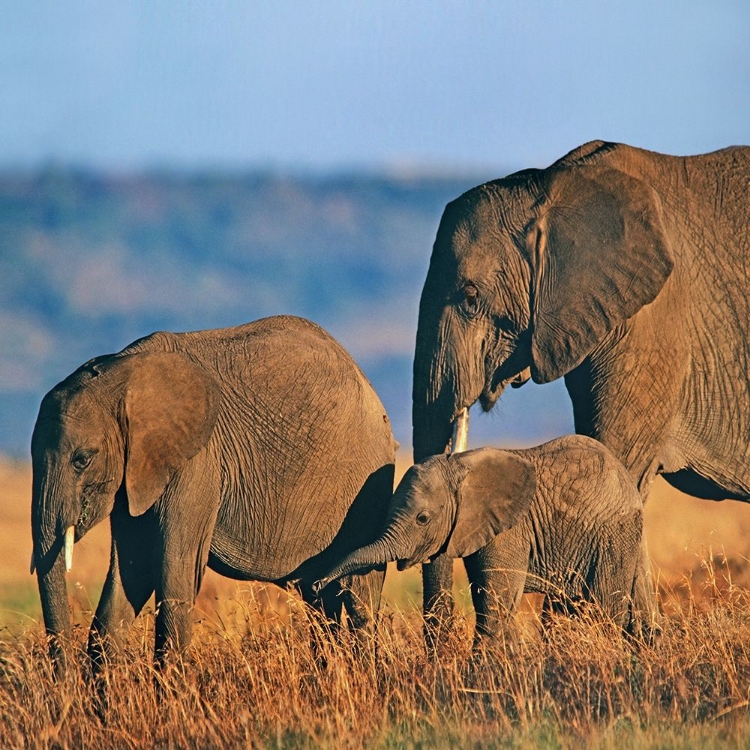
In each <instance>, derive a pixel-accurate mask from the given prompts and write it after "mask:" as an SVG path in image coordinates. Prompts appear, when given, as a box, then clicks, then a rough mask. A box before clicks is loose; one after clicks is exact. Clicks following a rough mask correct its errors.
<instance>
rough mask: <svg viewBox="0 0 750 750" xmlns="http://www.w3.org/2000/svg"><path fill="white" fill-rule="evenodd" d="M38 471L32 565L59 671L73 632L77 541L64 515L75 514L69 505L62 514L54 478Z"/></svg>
mask: <svg viewBox="0 0 750 750" xmlns="http://www.w3.org/2000/svg"><path fill="white" fill-rule="evenodd" d="M35 474H36V476H35V477H34V493H33V502H32V536H33V542H34V550H33V552H32V556H31V566H32V572H34V569H35V570H36V575H37V583H38V586H39V597H40V599H41V603H42V614H43V616H44V625H45V629H46V631H47V634H48V635H49V636H50V637H51V640H50V655H51V657H52V659H53V661H54V662H55V666H56V669H57V671H58V673H59V672H60V670H61V669H62V667H63V658H62V656H63V651H62V642H63V641H64V640H66V639H68V638H69V637H70V635H71V622H70V612H69V609H68V591H67V586H66V583H65V574H66V572H67V571H68V570H70V565H71V562H72V555H73V544H74V542H75V527H74V526H73V525H72V524H71V523H70V522H68V523H65V521H64V518H65V519H67V518H68V517H71V516H73V515H74V511H73V510H72V508H70V509H66V510H65V511H64V512H63V513H62V514H61V513H60V511H59V506H58V502H57V498H58V497H59V493H58V492H54V491H50V489H49V488H50V486H51V485H52V486H53V485H54V484H55V483H54V481H51V480H50V478H49V477H48V475H47V473H46V472H39V473H38V474H37V472H36V471H35ZM61 516H62V517H61ZM63 529H64V531H63Z"/></svg>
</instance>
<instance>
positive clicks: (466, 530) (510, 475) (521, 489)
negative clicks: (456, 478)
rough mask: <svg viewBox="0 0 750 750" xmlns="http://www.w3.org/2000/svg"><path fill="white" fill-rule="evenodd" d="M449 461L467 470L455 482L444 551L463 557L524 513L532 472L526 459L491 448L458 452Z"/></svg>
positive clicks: (531, 494) (530, 493)
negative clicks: (453, 514) (453, 515)
mask: <svg viewBox="0 0 750 750" xmlns="http://www.w3.org/2000/svg"><path fill="white" fill-rule="evenodd" d="M451 461H456V462H457V463H459V464H460V465H462V466H463V467H464V468H465V469H466V470H467V471H466V475H465V476H464V478H463V479H462V480H461V481H460V484H459V486H458V495H457V510H456V521H455V523H454V525H453V531H452V532H451V535H450V537H449V538H448V546H447V549H446V553H447V554H448V555H449V556H451V557H466V556H467V555H471V554H473V553H474V552H476V551H477V550H478V549H480V548H482V547H484V546H485V545H486V544H488V543H489V542H490V541H491V540H492V539H494V538H495V537H496V536H497V535H498V534H499V533H501V532H502V531H506V530H507V529H510V528H511V527H513V526H515V525H516V524H517V523H518V522H519V521H520V520H521V519H522V518H523V517H524V516H525V515H526V513H527V511H528V509H529V505H531V501H532V499H533V497H534V493H535V492H536V474H535V470H534V466H533V465H532V463H531V462H530V461H528V460H527V459H525V458H522V457H521V456H519V455H517V454H514V453H509V452H507V451H501V450H495V449H492V448H482V449H479V450H474V451H467V452H466V453H460V454H457V455H456V456H455V457H451Z"/></svg>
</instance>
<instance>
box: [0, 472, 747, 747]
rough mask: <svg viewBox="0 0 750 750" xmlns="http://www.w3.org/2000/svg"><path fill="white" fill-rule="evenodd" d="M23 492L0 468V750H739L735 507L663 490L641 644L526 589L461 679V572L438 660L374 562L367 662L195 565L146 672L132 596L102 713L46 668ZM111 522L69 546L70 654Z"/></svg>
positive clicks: (740, 563)
mask: <svg viewBox="0 0 750 750" xmlns="http://www.w3.org/2000/svg"><path fill="white" fill-rule="evenodd" d="M401 468H402V470H403V468H405V465H404V466H402V467H401ZM29 505H30V473H29V469H28V467H27V466H26V465H25V464H17V463H12V462H8V461H5V462H0V539H1V540H2V550H3V551H2V553H1V554H2V557H1V558H0V559H1V560H2V562H1V564H0V607H1V608H2V610H1V611H0V620H1V622H2V630H0V747H70V748H73V747H96V748H109V747H117V748H120V747H124V748H129V747H164V748H171V747H201V748H203V747H236V746H242V747H245V746H247V747H269V748H281V747H289V748H292V747H362V746H364V747H386V748H402V747H404V748H417V747H425V748H426V747H437V748H448V747H451V748H453V747H482V748H484V747H503V748H537V747H550V748H575V747H580V746H582V745H585V746H588V747H595V748H630V747H633V748H635V747H638V748H641V747H647V748H694V747H701V748H719V747H722V748H723V747H750V721H749V720H748V716H747V712H748V707H749V701H748V698H749V697H750V692H749V688H750V563H748V560H747V558H746V554H747V551H748V546H749V544H748V541H747V540H748V539H750V506H744V505H740V504H736V503H719V504H710V503H704V502H700V501H696V500H693V499H690V498H686V497H685V496H679V493H677V492H675V491H673V490H671V489H669V488H668V487H666V485H664V484H663V483H662V484H659V486H658V487H657V489H656V491H655V493H654V495H653V497H652V498H651V499H650V501H649V503H648V505H647V508H646V524H647V535H648V539H649V549H650V553H651V557H652V561H653V564H654V568H655V571H656V574H657V579H658V583H659V595H660V599H661V606H662V610H663V612H664V617H663V623H662V632H661V635H660V636H659V637H658V638H657V639H656V641H655V642H654V643H653V644H651V645H647V644H640V645H637V646H634V645H633V644H630V643H628V642H626V641H625V640H623V638H621V637H620V635H619V633H618V632H617V630H616V629H615V628H614V627H612V626H611V624H609V623H607V622H606V621H604V620H602V619H601V618H599V617H597V616H596V613H595V612H593V613H589V614H587V615H585V616H584V617H582V618H580V619H576V620H571V619H563V618H560V619H558V620H557V621H555V623H554V624H553V627H552V628H551V630H550V632H549V633H548V637H547V638H546V639H544V640H543V639H541V638H540V637H539V635H538V631H537V627H536V622H537V620H536V614H535V613H536V607H537V605H538V602H536V601H533V600H528V601H526V602H525V606H524V611H523V612H522V613H521V614H520V615H519V616H518V625H519V633H520V635H519V638H518V639H517V640H516V642H515V643H513V644H508V646H507V648H504V649H499V650H498V651H497V652H495V653H493V654H491V655H490V656H491V658H492V664H491V665H487V664H485V665H480V666H479V667H477V668H476V669H474V670H473V671H472V672H471V673H468V672H467V669H466V664H467V659H468V656H469V646H470V635H469V634H470V632H471V628H472V627H473V622H472V615H471V608H470V606H469V596H468V590H467V584H466V580H465V577H463V576H462V575H460V573H459V571H460V566H457V573H459V574H458V575H457V581H456V593H457V595H458V601H459V604H460V613H459V615H458V616H457V621H456V628H455V632H454V634H453V635H452V636H451V637H450V639H449V640H448V641H447V643H446V644H445V646H444V647H443V654H442V658H441V660H440V661H439V663H437V664H436V663H433V662H432V661H431V660H430V659H428V657H427V654H426V653H425V650H424V647H423V642H422V633H421V620H420V616H419V600H420V591H419V588H420V584H419V574H418V572H417V571H416V570H411V571H406V572H404V573H397V572H396V571H395V570H389V573H388V578H387V581H386V589H385V604H384V610H383V616H382V618H381V624H380V632H379V636H378V645H377V658H372V649H371V648H369V647H368V646H367V645H365V647H364V648H363V649H361V651H362V653H359V652H358V651H357V649H355V648H353V647H352V644H350V643H345V644H344V646H343V647H342V646H333V645H332V644H331V643H330V641H328V640H326V638H325V635H324V634H323V633H322V630H321V626H320V624H319V623H318V622H317V621H315V620H314V619H311V618H310V616H309V615H308V613H307V612H306V611H305V610H304V608H303V607H302V605H301V604H300V603H299V601H298V600H297V599H296V598H295V597H294V596H292V595H289V594H287V593H286V592H283V591H281V590H279V589H277V588H275V587H273V586H264V585H260V584H258V585H251V584H247V583H237V582H233V581H227V580H225V579H221V578H219V577H218V576H216V575H213V574H212V573H210V572H209V574H208V575H207V577H206V580H205V582H204V586H203V589H202V591H201V595H200V598H199V601H198V604H197V607H196V627H195V630H194V639H193V645H192V647H191V649H190V651H189V653H188V655H187V656H186V657H185V659H184V661H183V662H181V663H179V664H174V665H172V666H170V668H168V669H167V670H166V671H165V672H163V673H160V674H156V673H155V672H154V671H153V669H152V667H151V650H152V627H153V608H152V607H151V608H148V611H147V612H145V613H144V615H142V616H141V617H140V618H139V619H138V621H137V623H136V625H135V626H134V627H133V628H132V630H131V632H130V634H129V637H128V641H127V645H126V648H125V653H124V654H123V655H122V657H121V658H120V659H119V660H118V661H117V663H115V664H113V665H111V666H110V667H109V668H108V669H107V670H106V672H105V675H104V678H105V680H106V682H107V684H108V690H107V695H108V705H107V706H106V708H105V709H103V710H102V711H100V713H103V714H104V718H103V719H101V718H100V717H99V716H98V715H97V712H96V710H95V708H96V707H95V703H94V700H93V692H92V689H91V687H90V685H89V684H88V683H87V682H86V681H85V680H84V679H83V678H82V677H81V673H82V669H83V665H84V663H85V662H84V659H83V657H82V654H81V653H80V650H79V651H77V652H76V653H74V654H73V658H72V662H73V668H72V669H70V670H69V672H68V675H67V676H66V677H65V679H63V680H62V681H60V682H58V683H55V681H54V680H53V679H52V673H51V669H50V665H49V663H48V661H47V659H46V643H45V639H44V632H43V630H44V629H43V626H42V625H41V615H40V607H39V603H38V598H37V594H36V586H35V580H34V579H33V578H32V577H31V576H30V575H29V573H28V561H29V557H30V553H31V540H30V531H29ZM107 535H108V529H107V528H106V524H105V525H103V526H102V527H100V528H97V529H95V531H94V532H92V533H91V534H90V535H89V537H87V538H85V539H84V540H82V541H81V542H80V543H79V544H78V545H76V553H75V558H74V565H73V570H72V571H71V573H70V574H69V592H70V597H71V604H72V608H73V612H74V616H75V619H76V621H77V622H78V623H79V627H77V629H76V633H75V643H76V645H77V646H78V647H80V646H82V645H83V644H84V643H85V637H86V627H87V625H88V622H89V620H90V618H91V613H92V609H93V608H94V607H95V605H96V601H97V599H98V592H99V589H100V587H101V583H102V580H103V577H104V573H105V569H106V565H107V555H108V538H107ZM311 630H312V631H316V632H318V633H319V636H320V637H319V638H318V640H319V642H320V643H321V645H320V647H319V653H318V657H319V658H317V659H316V658H315V657H314V655H313V653H312V650H311V648H310V633H311ZM321 656H322V657H323V658H320V657H321Z"/></svg>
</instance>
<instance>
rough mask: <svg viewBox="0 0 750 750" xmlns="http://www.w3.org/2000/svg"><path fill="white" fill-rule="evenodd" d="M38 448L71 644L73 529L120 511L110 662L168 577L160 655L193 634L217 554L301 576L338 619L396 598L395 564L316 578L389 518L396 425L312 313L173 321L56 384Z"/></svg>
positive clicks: (244, 571) (36, 501) (248, 573)
mask: <svg viewBox="0 0 750 750" xmlns="http://www.w3.org/2000/svg"><path fill="white" fill-rule="evenodd" d="M32 458H33V500H32V535H33V542H34V557H33V562H32V565H35V566H36V570H37V576H38V583H39V590H40V595H41V600H42V607H43V613H44V621H45V625H46V628H47V631H48V633H49V634H50V635H52V636H54V637H53V639H52V644H53V655H55V656H60V654H61V652H60V650H59V646H60V643H61V642H62V641H64V640H65V638H66V637H67V636H68V635H69V634H70V630H71V625H70V617H69V612H68V601H67V594H66V585H65V572H66V559H65V558H66V557H67V556H69V555H72V549H70V548H69V549H67V550H66V546H67V545H66V543H65V538H66V530H68V529H71V528H73V529H74V532H71V545H70V546H71V547H72V534H73V533H74V538H75V540H76V541H77V540H79V539H81V537H83V536H84V535H85V534H86V532H87V531H88V530H89V529H90V528H92V527H93V526H94V525H96V524H97V523H98V522H99V521H101V520H102V519H104V518H106V517H107V516H109V518H110V523H111V529H112V555H111V563H110V569H109V573H108V574H107V578H106V582H105V584H104V590H103V593H102V596H101V600H100V602H99V606H98V608H97V611H96V615H95V617H94V620H93V623H92V626H91V632H90V638H89V652H90V654H91V656H92V658H93V661H94V665H95V666H96V665H98V664H100V663H101V660H102V659H103V658H104V657H105V656H107V655H109V654H110V653H111V652H112V651H113V650H114V649H115V648H116V647H117V645H118V643H119V640H120V637H121V633H122V632H123V629H124V628H125V627H126V626H127V625H129V624H130V623H131V622H132V620H133V619H134V618H135V617H136V616H137V614H138V613H139V611H140V610H141V608H142V607H143V605H144V604H145V603H146V601H147V600H148V599H149V597H150V596H151V594H152V593H154V592H155V594H156V606H157V616H156V639H155V640H156V643H155V651H156V656H157V661H158V662H159V663H161V661H163V659H164V658H165V656H166V655H167V654H168V653H169V652H170V651H173V650H174V649H177V650H182V649H184V648H185V647H186V646H187V644H188V643H189V641H190V633H191V625H192V614H191V610H192V607H193V604H194V602H195V597H196V594H197V592H198V589H199V587H200V584H201V579H202V576H203V573H204V570H205V567H206V565H207V564H208V566H209V567H211V568H212V569H214V570H216V571H218V572H219V573H222V574H223V575H226V576H230V577H232V578H236V579H240V580H262V581H273V582H276V583H279V584H282V585H283V584H287V583H293V584H295V585H296V586H297V588H298V589H299V590H300V591H301V593H302V596H303V598H304V599H306V600H307V601H309V602H316V606H319V607H320V608H322V609H323V610H324V612H325V614H326V615H328V616H329V617H330V618H332V619H333V620H334V621H337V620H338V618H339V617H340V614H341V611H342V605H344V606H345V607H346V610H347V613H348V615H349V618H350V622H351V623H352V624H353V626H355V627H363V626H365V625H366V624H368V623H369V622H371V618H372V616H373V614H374V613H375V612H376V611H377V609H378V606H379V601H380V590H381V587H382V582H383V578H384V575H385V573H384V568H383V567H381V568H380V569H379V570H374V571H372V572H368V573H366V574H364V575H361V576H360V575H357V576H355V577H354V578H353V579H352V581H350V582H349V581H347V582H346V583H347V586H346V591H345V592H343V594H342V592H341V591H334V592H333V593H332V594H331V596H328V597H326V598H325V599H324V600H323V601H322V602H318V601H317V600H316V598H315V597H313V596H312V595H311V592H310V585H311V583H312V582H313V581H314V580H315V579H316V578H317V577H318V576H319V575H320V573H321V572H322V571H323V570H326V569H327V568H328V567H330V565H331V563H332V561H333V560H335V559H338V558H339V557H340V556H341V555H342V553H344V552H345V551H346V550H351V549H354V548H356V547H358V546H361V545H362V544H363V543H366V542H367V541H369V540H370V539H372V537H373V536H374V535H375V534H376V533H377V529H378V528H379V526H380V525H381V524H382V522H383V520H384V518H385V514H386V512H387V507H388V503H389V501H390V497H391V494H392V491H393V470H394V458H395V442H394V440H393V436H392V433H391V428H390V423H389V420H388V418H387V416H386V413H385V410H384V409H383V406H382V404H381V403H380V400H379V399H378V397H377V395H376V394H375V392H374V391H373V389H372V387H371V385H370V384H369V382H368V381H367V379H366V378H365V376H364V375H363V374H362V372H361V371H360V370H359V368H358V367H357V365H356V364H355V363H354V362H353V361H352V359H351V358H350V357H349V355H348V354H347V353H346V352H345V351H344V349H343V348H342V347H341V346H340V345H339V344H337V343H336V342H335V341H334V340H333V339H332V338H331V337H330V336H329V335H328V334H327V333H326V332H325V331H323V330H322V329H321V328H319V327H318V326H316V325H314V324H312V323H310V322H308V321H305V320H302V319H300V318H293V317H275V318H267V319H264V320H259V321H256V322H254V323H249V324H247V325H244V326H239V327H237V328H227V329H219V330H213V331H201V332H193V333H178V334H174V333H165V332H159V333H155V334H152V335H151V336H147V337H146V338H143V339H140V340H139V341H136V342H135V343H133V344H131V345H130V346H128V347H127V348H126V349H124V350H123V351H122V352H120V353H119V354H114V355H106V356H102V357H97V358H96V359H93V360H91V361H90V362H88V363H86V364H85V365H83V366H82V367H81V368H79V369H78V370H76V372H74V373H73V374H72V375H70V376H69V377H68V378H67V379H65V380H64V381H63V382H62V383H60V384H59V385H57V386H56V387H55V388H53V389H52V390H51V391H50V392H49V393H48V394H47V395H46V396H45V398H44V400H43V402H42V405H41V408H40V412H39V417H38V419H37V423H36V426H35V429H34V435H33V438H32ZM350 587H351V590H350ZM333 588H336V587H335V586H334V587H333ZM58 663H59V661H58Z"/></svg>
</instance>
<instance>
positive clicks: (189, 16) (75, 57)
mask: <svg viewBox="0 0 750 750" xmlns="http://www.w3.org/2000/svg"><path fill="white" fill-rule="evenodd" d="M748 39H750V3H748V2H746V1H745V0H737V1H735V2H731V1H730V2H716V3H709V2H705V1H703V0H702V1H700V2H697V1H695V0H679V1H678V0H668V1H666V2H654V1H653V0H648V1H644V0H629V1H628V2H608V3H602V2H591V1H589V0H567V1H566V2H562V0H549V2H537V1H534V0H531V1H529V0H519V1H513V2H508V1H505V2H502V1H501V2H479V1H476V2H467V1H460V0H456V1H454V2H436V1H434V0H432V1H431V2H402V1H399V2H392V1H390V0H384V1H380V2H358V3H353V2H330V1H329V2H318V3H312V2H309V1H305V2H298V1H297V0H286V1H285V2H283V3H271V2H226V1H225V2H221V1H219V2H210V3H208V2H193V1H192V0H189V1H187V2H180V3H174V2H165V0H150V1H149V2H127V3H122V2H111V1H110V0H105V1H103V2H70V3H59V2H47V1H42V2H35V3H5V4H4V7H3V22H2V24H0V112H1V113H2V117H0V167H7V166H19V165H29V164H38V163H46V162H50V161H53V162H59V163H65V164H68V163H73V164H78V165H85V166H96V167H103V168H118V169H128V170H132V169H139V168H143V167H147V168H148V167H155V166H156V167H164V166H178V167H181V168H196V167H205V166H209V167H214V166H222V167H229V168H245V167H249V166H250V167H252V166H258V165H261V166H264V167H272V168H274V167H275V168H284V169H289V170H295V169H316V170H327V169H349V168H352V167H363V166H364V167H367V168H379V167H382V166H383V165H387V166H388V167H390V168H412V167H420V168H431V169H444V168H448V169H472V168H476V167H486V166H489V167H492V166H495V165H497V167H498V168H506V167H511V168H516V167H524V166H532V165H534V166H543V165H546V164H548V163H549V162H551V161H553V160H554V159H555V158H557V157H558V156H560V155H561V154H562V153H564V152H565V151H567V150H569V149H570V148H572V147H574V146H576V145H578V144H579V143H582V142H584V141H586V140H590V139H592V138H604V139H609V140H618V141H624V142H628V143H631V144H634V145H638V146H642V147H646V148H651V149H655V150H660V151H665V152H668V153H696V152H701V151H707V150H711V149H714V148H718V147H721V146H725V145H729V144H734V143H748V142H750V43H748Z"/></svg>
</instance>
